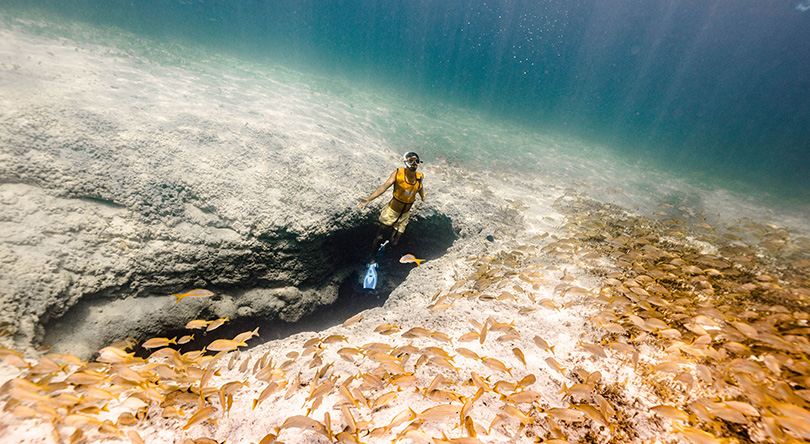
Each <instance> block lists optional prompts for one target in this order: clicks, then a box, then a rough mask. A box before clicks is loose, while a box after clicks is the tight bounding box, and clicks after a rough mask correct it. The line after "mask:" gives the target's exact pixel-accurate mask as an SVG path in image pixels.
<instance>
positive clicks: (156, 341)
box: [141, 337, 177, 349]
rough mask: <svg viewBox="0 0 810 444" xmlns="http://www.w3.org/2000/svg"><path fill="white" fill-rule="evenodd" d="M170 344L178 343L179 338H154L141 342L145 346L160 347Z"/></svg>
mask: <svg viewBox="0 0 810 444" xmlns="http://www.w3.org/2000/svg"><path fill="white" fill-rule="evenodd" d="M169 344H177V338H176V337H174V338H171V339H169V338H152V339H149V340H148V341H146V342H144V343H143V344H141V347H143V348H147V349H148V348H158V347H166V346H167V345H169Z"/></svg>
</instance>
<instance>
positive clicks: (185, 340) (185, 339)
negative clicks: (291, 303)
mask: <svg viewBox="0 0 810 444" xmlns="http://www.w3.org/2000/svg"><path fill="white" fill-rule="evenodd" d="M193 340H194V335H185V336H183V337H182V338H180V339H178V340H177V343H178V344H186V343H188V342H191V341H193Z"/></svg>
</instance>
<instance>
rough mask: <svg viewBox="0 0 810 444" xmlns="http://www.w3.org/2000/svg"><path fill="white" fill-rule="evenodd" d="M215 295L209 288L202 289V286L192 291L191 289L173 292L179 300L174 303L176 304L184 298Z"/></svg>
mask: <svg viewBox="0 0 810 444" xmlns="http://www.w3.org/2000/svg"><path fill="white" fill-rule="evenodd" d="M213 295H214V293H213V292H211V291H208V290H205V289H202V288H197V289H194V290H191V291H189V292H187V293H183V294H173V295H172V296H174V297H176V298H177V301H176V302H175V303H174V305H177V304H178V303H180V300H182V299H183V298H205V297H208V296H213Z"/></svg>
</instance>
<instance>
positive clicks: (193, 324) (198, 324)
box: [186, 319, 211, 330]
mask: <svg viewBox="0 0 810 444" xmlns="http://www.w3.org/2000/svg"><path fill="white" fill-rule="evenodd" d="M210 323H211V321H204V320H202V319H195V320H193V321H189V322H188V324H186V328H187V329H189V330H196V329H198V328H205V327H207V326H208V324H210Z"/></svg>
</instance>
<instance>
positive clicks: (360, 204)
mask: <svg viewBox="0 0 810 444" xmlns="http://www.w3.org/2000/svg"><path fill="white" fill-rule="evenodd" d="M366 205H368V199H360V202H357V206H358V207H360V209H361V210H365V209H366Z"/></svg>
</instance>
